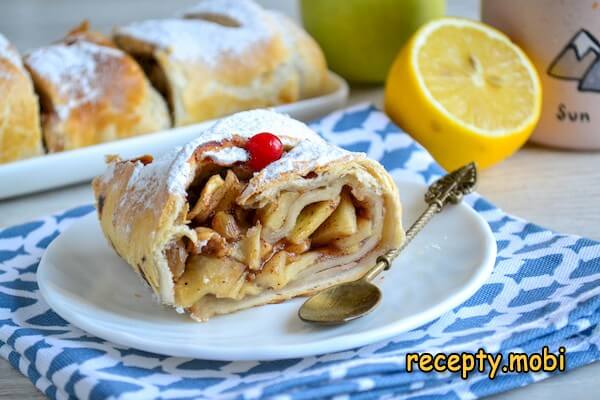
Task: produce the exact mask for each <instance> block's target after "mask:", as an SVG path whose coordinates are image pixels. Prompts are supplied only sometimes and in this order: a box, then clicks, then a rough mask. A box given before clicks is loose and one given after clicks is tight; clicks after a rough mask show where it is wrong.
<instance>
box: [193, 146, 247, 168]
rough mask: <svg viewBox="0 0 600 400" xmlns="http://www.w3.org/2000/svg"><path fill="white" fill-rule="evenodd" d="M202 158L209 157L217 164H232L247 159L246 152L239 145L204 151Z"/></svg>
mask: <svg viewBox="0 0 600 400" xmlns="http://www.w3.org/2000/svg"><path fill="white" fill-rule="evenodd" d="M202 157H203V158H210V159H212V160H213V161H214V162H215V163H217V164H219V165H233V164H235V163H237V162H246V161H248V152H247V151H246V150H244V149H242V148H239V147H226V148H224V149H220V150H216V151H212V150H211V151H205V152H204V153H202Z"/></svg>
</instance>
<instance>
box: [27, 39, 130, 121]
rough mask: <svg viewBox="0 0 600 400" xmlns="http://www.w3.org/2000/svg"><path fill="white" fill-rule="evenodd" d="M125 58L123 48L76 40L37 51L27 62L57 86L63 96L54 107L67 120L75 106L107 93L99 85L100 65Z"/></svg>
mask: <svg viewBox="0 0 600 400" xmlns="http://www.w3.org/2000/svg"><path fill="white" fill-rule="evenodd" d="M122 57H124V53H123V52H121V51H120V50H117V49H114V48H111V47H107V46H101V45H97V44H95V43H90V42H85V41H76V42H74V43H72V44H69V45H67V44H62V43H60V44H55V45H52V46H48V47H44V48H40V49H37V50H34V51H33V52H31V53H30V54H29V55H28V56H27V57H26V58H25V62H26V63H27V65H28V66H29V67H30V68H31V69H32V70H33V71H34V73H36V74H37V75H39V76H40V77H41V78H42V79H45V80H47V81H49V82H50V83H51V84H52V85H53V86H54V87H56V88H57V90H58V94H59V96H60V98H59V99H54V100H55V104H54V109H55V110H56V112H57V114H58V116H59V117H60V118H61V119H66V118H68V117H69V114H70V112H71V110H73V109H74V108H76V107H79V106H80V105H82V104H85V103H90V102H93V101H95V100H96V99H97V98H99V97H101V96H102V95H103V88H102V86H101V85H99V84H98V79H99V74H100V72H99V68H98V66H99V64H101V63H105V62H108V61H110V59H114V58H122Z"/></svg>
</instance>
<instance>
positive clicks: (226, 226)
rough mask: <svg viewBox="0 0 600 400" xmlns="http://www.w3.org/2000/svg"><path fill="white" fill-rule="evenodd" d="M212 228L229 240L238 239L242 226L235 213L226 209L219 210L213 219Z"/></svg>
mask: <svg viewBox="0 0 600 400" xmlns="http://www.w3.org/2000/svg"><path fill="white" fill-rule="evenodd" d="M212 228H213V229H214V230H215V231H216V232H217V233H219V234H220V235H221V236H223V237H224V238H225V239H227V240H237V239H238V238H239V237H240V228H239V226H238V224H237V222H236V221H235V218H234V216H233V215H231V214H228V213H226V212H225V211H217V213H216V214H215V216H214V217H213V219H212Z"/></svg>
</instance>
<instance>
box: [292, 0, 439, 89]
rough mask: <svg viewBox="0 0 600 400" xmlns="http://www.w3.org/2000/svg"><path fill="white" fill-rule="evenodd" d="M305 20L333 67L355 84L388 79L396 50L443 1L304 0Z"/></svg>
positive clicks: (433, 14) (434, 14)
mask: <svg viewBox="0 0 600 400" xmlns="http://www.w3.org/2000/svg"><path fill="white" fill-rule="evenodd" d="M300 9H301V12H302V20H303V22H304V26H305V27H306V29H307V30H308V32H309V33H310V34H311V35H312V36H313V37H314V38H315V39H316V40H317V42H319V44H320V45H321V47H322V48H323V51H324V52H325V56H326V57H327V62H328V63H329V66H330V68H331V69H332V70H334V71H335V72H337V73H339V74H340V75H342V76H343V77H344V78H346V79H348V80H350V81H353V82H371V83H380V82H383V81H385V78H386V75H387V72H388V69H389V68H390V66H391V65H392V62H393V61H394V58H395V57H396V54H397V53H398V51H399V50H400V48H401V47H402V45H403V44H404V43H405V42H406V41H407V40H408V38H409V37H410V35H412V33H413V32H414V31H415V30H417V29H418V28H419V27H420V26H421V25H422V24H423V23H425V22H427V21H429V20H431V19H433V18H437V17H441V16H443V15H444V13H445V9H446V1H445V0H300Z"/></svg>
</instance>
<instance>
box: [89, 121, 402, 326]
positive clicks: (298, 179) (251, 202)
mask: <svg viewBox="0 0 600 400" xmlns="http://www.w3.org/2000/svg"><path fill="white" fill-rule="evenodd" d="M265 132H266V133H267V134H265ZM259 133H261V134H262V135H259V136H261V138H262V139H264V138H265V137H266V138H267V139H268V138H272V139H273V140H274V141H277V138H278V139H279V141H280V142H281V144H282V145H283V146H282V153H280V154H277V155H276V156H275V157H274V159H272V160H268V161H270V163H268V165H266V166H265V167H264V168H262V169H259V170H256V165H257V164H260V163H257V162H256V161H257V160H256V158H257V157H268V155H269V154H270V153H269V152H270V151H271V149H270V148H268V149H267V148H266V147H269V146H271V145H272V144H273V143H272V142H269V141H268V140H267V141H264V140H263V141H257V140H256V138H257V137H258V136H257V134H259ZM256 143H262V145H263V146H266V147H265V148H259V149H256ZM275 147H276V146H275ZM279 155H280V157H279V158H278V156H279ZM259 161H260V160H259ZM263 164H264V163H263ZM253 168H254V169H253ZM93 188H94V192H95V196H96V200H97V208H98V215H99V218H100V222H101V225H102V230H103V232H104V234H105V236H106V238H107V239H108V241H109V242H110V243H111V244H112V246H113V248H114V249H115V251H116V252H117V253H118V254H119V255H120V256H121V257H122V258H123V259H124V260H125V261H127V263H128V264H129V265H131V267H132V268H133V269H134V270H135V271H136V272H137V273H138V274H139V275H140V276H141V278H143V280H144V281H145V282H146V283H147V284H148V286H149V287H150V288H151V289H152V290H153V291H154V293H155V294H156V295H157V297H158V299H159V300H160V301H161V302H162V303H164V304H167V305H171V306H173V307H175V308H177V309H178V310H179V311H182V310H185V311H186V312H188V313H189V314H190V315H191V316H192V317H193V318H194V319H196V320H199V321H204V320H207V319H208V318H210V317H211V316H213V315H216V314H227V313H231V312H234V311H237V310H241V309H245V308H249V307H253V306H258V305H263V304H267V303H277V302H281V301H284V300H286V299H290V298H293V297H296V296H302V295H308V294H311V293H313V292H316V291H319V290H322V289H324V288H327V287H329V286H331V285H334V284H336V283H340V282H345V281H350V280H354V279H357V278H359V277H360V276H362V275H363V274H364V273H365V272H366V271H367V270H368V269H369V268H370V267H371V266H372V265H373V264H374V262H375V260H376V258H377V256H379V255H380V254H382V253H384V252H385V251H387V250H389V249H392V248H395V247H398V246H399V245H400V244H401V243H402V241H403V240H404V232H403V230H402V226H401V205H400V200H399V195H398V191H397V188H396V186H395V184H394V182H393V180H392V178H391V177H390V175H389V174H388V173H387V172H386V171H385V170H384V168H383V167H382V166H381V165H380V164H379V163H377V162H375V161H373V160H370V159H369V158H367V157H366V156H365V155H364V154H362V153H352V152H348V151H345V150H342V149H340V148H338V147H336V146H333V145H331V144H328V143H327V142H325V141H324V140H323V139H321V138H320V137H319V136H318V135H317V134H316V133H314V132H313V131H312V130H311V129H310V128H308V127H307V126H306V125H304V124H303V123H301V122H299V121H296V120H293V119H291V118H289V117H287V116H284V115H281V114H277V113H275V112H271V111H266V110H255V111H247V112H242V113H238V114H234V115H233V116H230V117H228V118H225V119H223V120H221V121H219V122H217V123H215V124H214V125H213V126H212V127H211V128H209V129H208V130H206V131H205V132H203V133H202V134H201V135H200V136H199V138H198V139H196V140H195V141H193V142H191V143H189V144H188V145H186V146H185V147H183V148H179V149H176V150H174V151H173V152H171V153H168V154H166V155H164V156H162V157H160V158H157V159H156V160H154V159H152V157H149V156H144V157H140V158H138V159H134V160H120V159H118V158H116V157H113V158H112V159H111V160H109V167H108V170H107V172H106V173H105V174H104V175H102V176H100V177H97V178H96V179H95V180H94V182H93Z"/></svg>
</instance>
